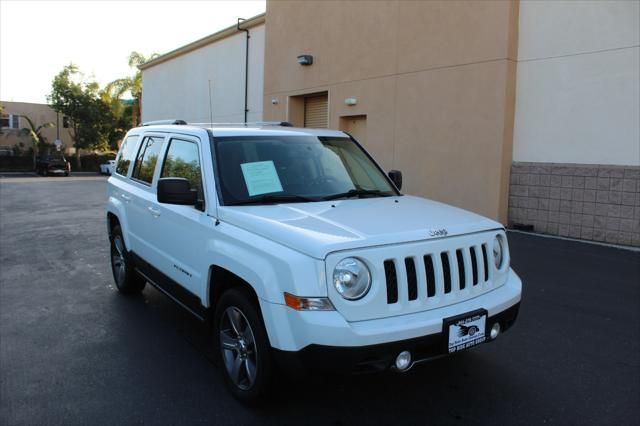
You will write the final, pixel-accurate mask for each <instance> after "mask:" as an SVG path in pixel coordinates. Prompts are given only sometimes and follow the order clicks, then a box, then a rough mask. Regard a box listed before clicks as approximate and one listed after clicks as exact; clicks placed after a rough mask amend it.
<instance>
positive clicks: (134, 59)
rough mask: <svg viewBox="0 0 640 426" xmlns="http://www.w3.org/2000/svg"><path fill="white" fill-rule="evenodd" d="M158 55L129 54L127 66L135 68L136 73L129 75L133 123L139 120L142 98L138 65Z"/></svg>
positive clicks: (135, 124)
mask: <svg viewBox="0 0 640 426" xmlns="http://www.w3.org/2000/svg"><path fill="white" fill-rule="evenodd" d="M158 56H160V55H159V54H158V53H152V54H151V56H149V57H145V56H144V55H143V54H142V53H139V52H131V54H130V55H129V66H130V67H131V68H133V67H135V68H136V73H135V75H134V76H133V77H130V78H129V80H130V86H129V91H130V92H131V96H132V97H133V125H134V126H137V125H138V124H140V123H139V120H140V101H141V99H142V72H141V71H140V70H139V69H138V67H139V66H140V65H142V64H144V63H145V62H149V61H151V60H153V59H155V58H157V57H158Z"/></svg>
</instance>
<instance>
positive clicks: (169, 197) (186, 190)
mask: <svg viewBox="0 0 640 426" xmlns="http://www.w3.org/2000/svg"><path fill="white" fill-rule="evenodd" d="M158 202H159V203H166V204H181V205H187V206H193V205H195V204H196V203H197V202H198V193H197V192H196V191H192V190H191V184H190V183H189V181H188V180H187V179H185V178H161V179H160V180H158Z"/></svg>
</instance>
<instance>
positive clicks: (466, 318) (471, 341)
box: [444, 309, 487, 353]
mask: <svg viewBox="0 0 640 426" xmlns="http://www.w3.org/2000/svg"><path fill="white" fill-rule="evenodd" d="M486 325H487V311H486V310H484V309H483V310H478V311H474V312H469V313H466V314H462V315H458V316H455V317H452V318H445V320H444V330H445V331H446V334H447V349H448V351H449V353H454V352H458V351H461V350H464V349H467V348H470V347H472V346H476V345H479V344H480V343H482V342H484V341H485V340H486V336H485V332H486Z"/></svg>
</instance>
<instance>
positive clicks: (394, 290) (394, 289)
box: [384, 260, 398, 304]
mask: <svg viewBox="0 0 640 426" xmlns="http://www.w3.org/2000/svg"><path fill="white" fill-rule="evenodd" d="M384 276H385V279H386V281H387V303H388V304H391V303H397V302H398V273H397V271H396V264H395V262H394V261H393V260H385V262H384Z"/></svg>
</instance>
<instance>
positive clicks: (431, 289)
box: [423, 255, 436, 297]
mask: <svg viewBox="0 0 640 426" xmlns="http://www.w3.org/2000/svg"><path fill="white" fill-rule="evenodd" d="M423 261H424V269H425V272H426V274H427V297H433V296H435V295H436V273H435V270H434V267H433V258H432V257H431V255H426V256H424V257H423Z"/></svg>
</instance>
